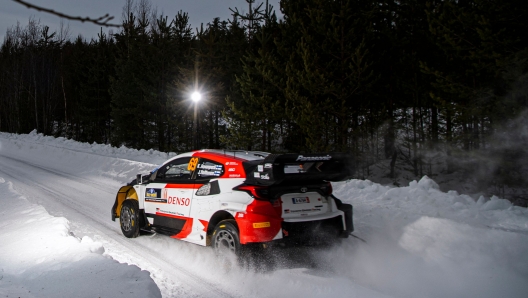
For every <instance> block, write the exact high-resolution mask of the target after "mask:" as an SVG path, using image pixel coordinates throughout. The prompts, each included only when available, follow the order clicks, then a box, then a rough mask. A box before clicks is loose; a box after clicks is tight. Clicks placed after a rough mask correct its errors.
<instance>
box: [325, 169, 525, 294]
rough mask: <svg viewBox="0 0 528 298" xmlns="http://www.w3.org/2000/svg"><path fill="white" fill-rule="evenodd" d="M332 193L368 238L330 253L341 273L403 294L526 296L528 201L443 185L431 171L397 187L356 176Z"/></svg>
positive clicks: (382, 288) (380, 288)
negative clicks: (527, 205) (350, 209)
mask: <svg viewBox="0 0 528 298" xmlns="http://www.w3.org/2000/svg"><path fill="white" fill-rule="evenodd" d="M334 194H336V196H337V197H339V198H342V199H343V200H344V201H346V202H348V203H352V204H353V205H354V224H355V226H356V234H357V235H361V237H364V238H365V239H366V240H367V243H368V244H367V245H355V246H353V247H350V249H348V250H347V249H338V250H336V251H332V252H331V253H330V252H329V253H328V254H326V255H325V258H324V259H325V260H326V261H327V262H329V263H332V264H333V265H332V266H334V269H335V270H337V272H338V273H339V274H342V275H346V276H349V277H350V278H351V279H354V280H356V281H360V283H361V284H371V285H372V287H373V288H375V289H377V290H379V291H381V292H383V293H391V295H394V296H397V297H490V298H491V297H519V298H521V297H526V293H528V283H527V281H528V255H527V254H526V252H527V251H528V210H527V209H526V208H523V207H518V206H513V205H512V204H511V203H510V202H509V201H507V200H503V199H500V198H497V197H492V198H491V199H486V198H484V197H480V198H479V199H478V200H476V201H475V200H474V199H472V198H471V197H469V196H467V195H463V194H462V195H461V194H458V193H457V192H455V191H449V192H447V193H445V192H442V191H440V190H439V188H438V185H437V184H436V183H435V182H434V181H433V180H431V179H429V178H428V177H427V176H425V177H423V178H422V179H421V180H420V181H418V182H417V181H412V182H411V183H409V186H406V187H399V188H392V187H387V186H383V185H380V184H377V183H373V182H371V181H368V180H351V181H348V182H343V183H338V184H335V185H334ZM347 255H350V256H351V257H348V258H347V257H346V256H347ZM334 260H340V261H339V262H335V261H334Z"/></svg>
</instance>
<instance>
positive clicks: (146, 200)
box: [145, 197, 167, 203]
mask: <svg viewBox="0 0 528 298" xmlns="http://www.w3.org/2000/svg"><path fill="white" fill-rule="evenodd" d="M145 202H153V203H167V200H166V199H160V198H149V197H145Z"/></svg>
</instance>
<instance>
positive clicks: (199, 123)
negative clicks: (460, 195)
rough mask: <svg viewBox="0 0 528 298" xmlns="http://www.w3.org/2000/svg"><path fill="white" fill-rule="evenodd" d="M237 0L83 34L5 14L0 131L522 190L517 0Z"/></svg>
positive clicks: (526, 27)
mask: <svg viewBox="0 0 528 298" xmlns="http://www.w3.org/2000/svg"><path fill="white" fill-rule="evenodd" d="M246 2H247V4H248V5H249V8H250V9H249V10H248V7H244V9H243V11H248V12H247V13H240V12H239V9H240V11H242V7H240V8H231V11H232V12H233V14H232V18H231V19H228V20H220V19H218V18H217V19H214V20H211V22H209V23H207V24H202V26H201V27H200V28H197V29H193V28H191V26H190V24H189V16H188V14H187V13H186V12H183V11H179V12H177V13H176V14H175V15H163V14H160V13H158V12H157V11H156V9H153V6H152V3H151V2H150V1H149V0H138V1H137V2H135V1H133V0H126V1H125V5H124V7H123V17H122V27H120V28H118V29H114V30H110V31H108V32H105V30H106V29H105V28H101V31H100V33H99V34H98V36H97V38H92V39H91V40H87V39H85V38H83V37H82V36H77V37H75V38H71V37H70V36H69V35H68V34H67V30H66V29H64V28H56V29H53V28H49V27H48V26H45V25H42V24H40V22H39V21H37V20H35V19H30V20H29V21H28V23H27V25H24V26H23V25H20V24H18V25H16V24H14V25H13V27H12V28H10V29H9V30H8V31H7V33H6V37H5V38H4V41H3V43H2V45H1V48H0V131H3V132H10V133H29V132H31V131H33V130H36V131H37V132H39V133H43V134H45V135H53V136H56V137H65V138H71V139H75V140H77V141H82V142H89V143H93V142H96V143H102V144H112V145H114V146H126V147H129V148H136V149H151V148H152V149H156V150H160V151H164V152H185V151H189V150H194V149H198V148H222V149H224V148H226V149H241V150H262V151H269V152H277V153H280V152H326V151H339V152H349V153H351V154H352V155H353V156H354V157H355V163H356V166H357V170H356V176H357V177H358V178H365V177H369V175H371V172H372V171H375V169H374V167H375V166H379V165H381V164H382V165H384V166H383V167H384V168H383V171H384V175H385V176H386V177H387V178H395V177H397V176H398V175H403V174H404V173H405V175H410V176H412V177H415V178H418V177H421V176H423V175H429V176H431V177H434V176H435V175H439V174H441V173H443V174H449V173H453V172H457V171H458V172H460V173H463V174H464V175H465V176H468V177H469V176H471V179H473V180H474V182H475V184H476V185H477V186H478V188H479V189H481V190H485V189H488V188H489V187H490V186H493V187H495V189H496V190H497V189H498V190H501V191H502V193H501V195H503V196H504V197H505V198H510V199H511V200H512V201H518V200H521V201H522V200H524V202H525V203H520V204H526V202H528V200H526V199H527V198H528V196H527V195H526V194H525V193H523V192H519V191H518V189H520V188H524V187H525V185H527V181H526V178H525V177H526V175H525V174H526V173H527V171H528V165H527V162H526V161H527V157H528V153H527V146H526V145H528V132H527V128H526V127H527V123H526V118H528V117H526V115H527V114H526V113H527V111H526V108H527V107H528V37H527V35H526V33H527V32H528V5H526V3H525V1H524V0H427V1H420V0H392V1H391V0H379V1H376V0H374V1H366V0H282V1H281V2H280V7H279V8H274V7H271V6H269V5H266V4H265V3H259V2H258V1H255V0H246ZM279 9H280V12H281V14H280V15H281V17H277V13H276V10H279ZM194 91H199V92H201V93H202V94H203V100H202V101H200V102H198V103H194V102H193V101H192V100H191V98H190V97H191V96H190V94H191V93H192V92H194ZM195 111H196V112H195ZM195 113H196V114H195ZM395 184H396V183H395ZM508 196H509V197H508Z"/></svg>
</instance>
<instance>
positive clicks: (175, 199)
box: [145, 157, 198, 238]
mask: <svg viewBox="0 0 528 298" xmlns="http://www.w3.org/2000/svg"><path fill="white" fill-rule="evenodd" d="M197 162H198V158H196V157H194V158H193V157H182V158H178V159H175V160H172V161H170V162H168V163H166V164H164V165H162V166H161V167H160V168H159V169H158V170H157V172H156V177H155V178H154V180H153V182H152V183H149V184H148V185H147V187H146V190H145V214H146V215H147V218H148V220H149V223H151V224H153V225H154V226H155V227H157V228H161V229H166V230H168V231H169V232H170V233H171V234H174V236H175V237H177V238H184V237H185V236H186V235H188V233H189V232H190V229H191V226H192V219H190V218H189V215H190V210H191V200H192V197H193V193H194V179H193V174H194V170H195V168H196V164H197Z"/></svg>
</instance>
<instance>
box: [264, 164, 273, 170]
mask: <svg viewBox="0 0 528 298" xmlns="http://www.w3.org/2000/svg"><path fill="white" fill-rule="evenodd" d="M272 167H273V165H272V164H271V163H265V164H264V169H271V168H272Z"/></svg>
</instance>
